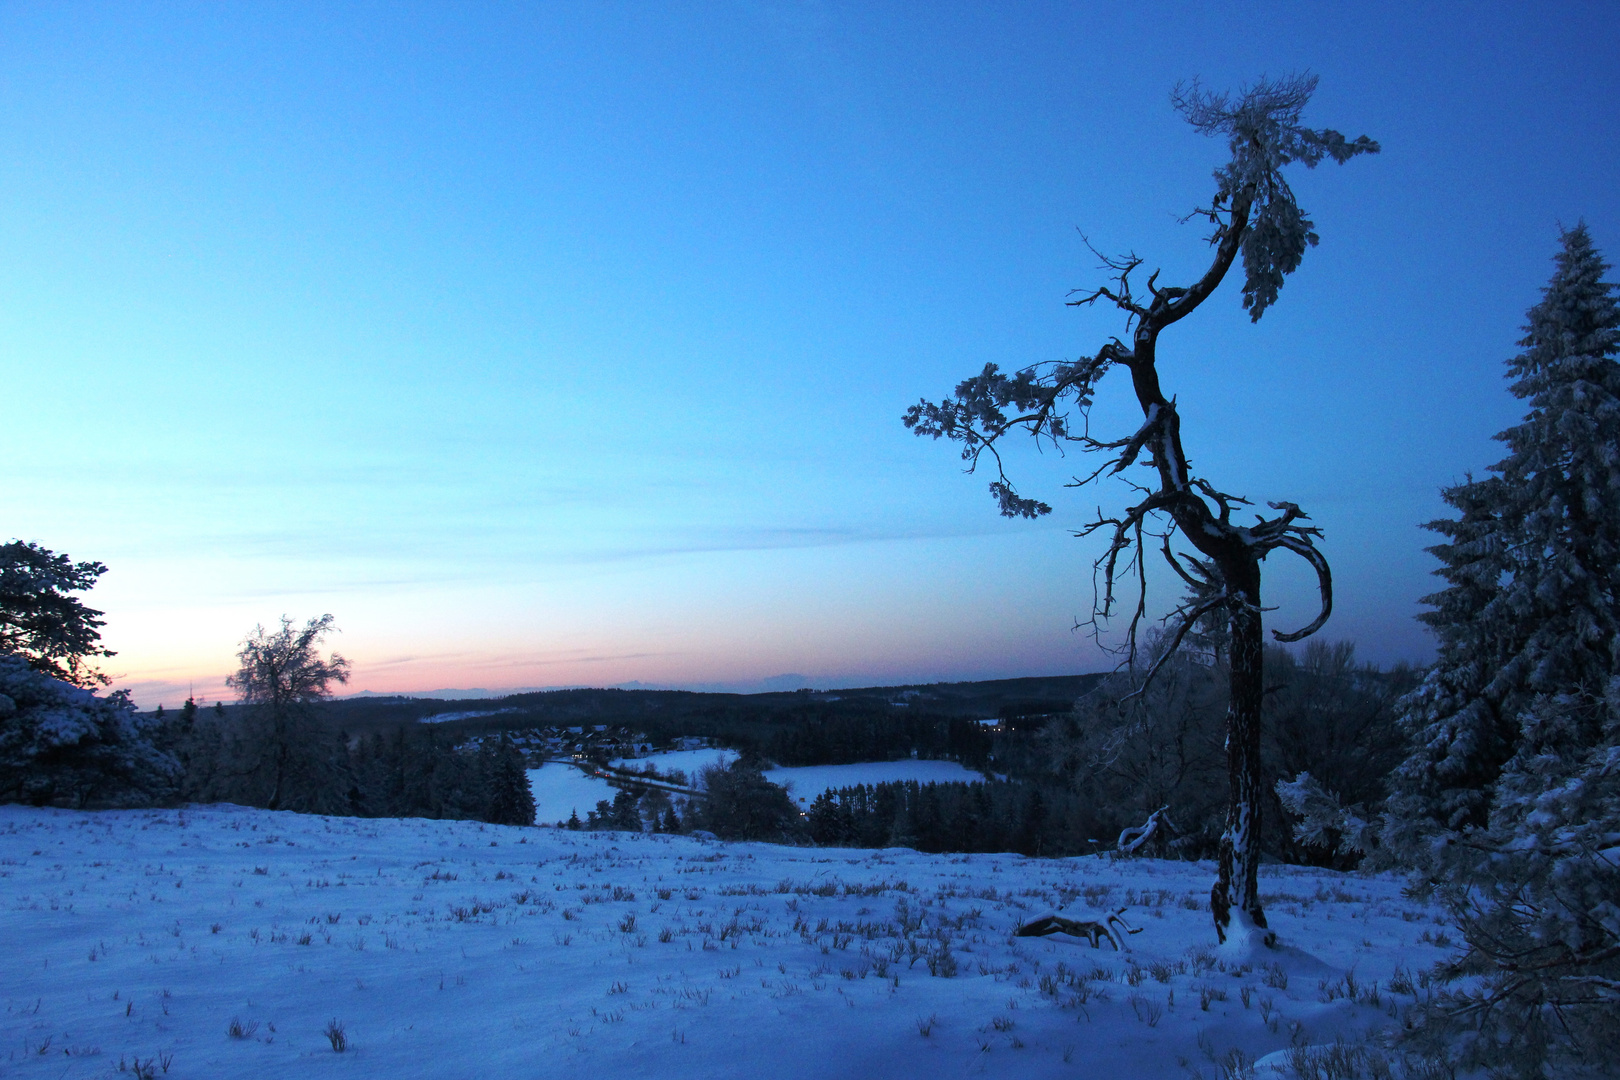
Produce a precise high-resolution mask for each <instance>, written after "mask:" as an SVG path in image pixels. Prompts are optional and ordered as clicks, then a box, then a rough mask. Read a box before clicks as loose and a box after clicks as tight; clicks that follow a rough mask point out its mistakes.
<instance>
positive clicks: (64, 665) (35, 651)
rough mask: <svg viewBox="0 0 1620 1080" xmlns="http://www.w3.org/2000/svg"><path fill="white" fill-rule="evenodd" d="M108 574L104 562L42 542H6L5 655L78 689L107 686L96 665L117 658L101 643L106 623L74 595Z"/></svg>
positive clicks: (2, 575) (1, 592) (0, 550)
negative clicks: (81, 558)
mask: <svg viewBox="0 0 1620 1080" xmlns="http://www.w3.org/2000/svg"><path fill="white" fill-rule="evenodd" d="M106 572H107V567H106V566H105V565H103V564H102V563H99V562H95V561H91V560H86V561H83V562H74V561H73V559H72V558H71V557H70V556H67V555H61V554H58V553H57V552H54V551H51V550H50V549H49V548H42V547H40V546H39V545H38V544H32V543H27V544H25V543H23V542H22V541H21V540H13V541H12V542H11V543H9V544H0V653H15V654H17V655H18V656H21V657H23V658H24V659H25V660H27V661H28V666H29V667H31V668H33V669H34V670H35V671H39V672H43V673H44V674H46V675H50V676H52V677H53V678H57V679H61V680H62V681H64V682H69V683H72V684H73V685H74V686H82V687H94V686H105V685H107V683H108V682H109V681H110V680H109V679H108V678H107V676H105V675H103V674H102V673H101V672H99V671H97V670H96V669H95V668H94V667H93V666H91V661H92V660H93V659H94V658H95V657H100V656H112V655H114V654H113V653H112V652H111V651H110V650H108V649H106V648H104V647H103V646H102V644H101V628H102V627H103V626H105V625H106V620H105V619H103V618H102V617H101V614H102V613H101V612H99V611H97V610H96V609H94V608H90V607H86V606H85V605H84V602H83V601H81V600H80V599H79V598H78V597H76V596H74V595H72V594H73V593H78V592H85V591H87V590H89V589H92V588H94V587H95V584H96V579H97V578H99V577H100V576H101V575H102V574H105V573H106Z"/></svg>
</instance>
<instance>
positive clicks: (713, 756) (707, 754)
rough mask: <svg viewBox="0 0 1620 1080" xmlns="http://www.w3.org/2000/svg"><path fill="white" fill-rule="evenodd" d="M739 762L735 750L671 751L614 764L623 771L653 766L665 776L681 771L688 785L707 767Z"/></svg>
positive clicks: (627, 759) (622, 759)
mask: <svg viewBox="0 0 1620 1080" xmlns="http://www.w3.org/2000/svg"><path fill="white" fill-rule="evenodd" d="M736 760H737V751H735V750H721V749H718V748H716V749H713V750H670V751H668V752H667V753H663V754H648V755H646V756H645V757H638V758H620V759H619V760H618V761H615V762H614V763H613V764H614V765H615V766H617V767H618V768H621V769H640V768H642V767H644V766H647V765H652V766H654V767H655V768H657V770H658V771H659V772H660V773H662V774H663V775H665V776H668V775H669V773H670V772H671V771H672V770H675V769H679V770H680V771H681V772H683V773H685V774H686V779H687V782H688V783H692V782H695V781H696V780H697V774H698V770H699V769H702V768H703V767H704V766H705V765H722V766H724V765H730V764H731V763H732V762H733V761H736Z"/></svg>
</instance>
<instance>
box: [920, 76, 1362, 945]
mask: <svg viewBox="0 0 1620 1080" xmlns="http://www.w3.org/2000/svg"><path fill="white" fill-rule="evenodd" d="M1315 88H1316V79H1315V77H1314V76H1295V77H1292V78H1287V79H1279V80H1275V81H1270V80H1261V81H1260V82H1258V83H1256V84H1255V85H1254V86H1253V87H1251V88H1249V89H1247V90H1245V91H1244V92H1242V93H1241V94H1239V95H1238V96H1237V98H1236V99H1235V100H1233V99H1231V98H1229V97H1228V96H1227V95H1225V94H1209V93H1206V92H1204V91H1202V90H1200V89H1199V87H1198V86H1197V85H1196V84H1193V85H1192V86H1190V87H1180V86H1178V87H1177V88H1176V90H1175V92H1174V93H1173V94H1172V101H1173V103H1174V105H1175V107H1176V108H1177V109H1178V110H1179V111H1180V112H1181V113H1182V115H1184V116H1185V117H1186V118H1187V121H1188V122H1189V123H1190V124H1192V125H1193V127H1195V128H1196V129H1197V130H1198V131H1200V132H1201V133H1203V134H1205V135H1224V136H1226V137H1227V141H1228V146H1229V149H1230V151H1231V160H1230V161H1228V162H1227V163H1226V164H1225V165H1223V166H1221V167H1220V168H1219V169H1217V170H1216V171H1215V184H1216V187H1215V195H1214V198H1213V199H1212V200H1211V202H1210V204H1209V206H1207V207H1203V208H1200V209H1197V210H1195V211H1194V212H1193V213H1192V214H1191V215H1190V218H1200V219H1203V220H1205V221H1207V222H1209V224H1210V226H1211V228H1212V232H1211V235H1210V237H1209V241H1210V244H1211V246H1212V247H1213V248H1214V256H1213V258H1212V259H1211V261H1210V264H1209V268H1208V269H1207V270H1205V271H1204V274H1203V276H1201V277H1200V278H1198V280H1196V281H1194V282H1193V283H1192V284H1190V285H1186V286H1161V285H1159V283H1158V278H1159V275H1158V272H1154V273H1153V274H1152V275H1151V276H1150V277H1149V278H1148V279H1147V283H1146V290H1147V295H1145V296H1143V295H1139V294H1138V293H1137V292H1136V291H1135V289H1134V287H1133V285H1132V281H1131V277H1132V275H1133V274H1134V273H1135V272H1136V271H1137V270H1138V268H1140V267H1141V265H1142V260H1141V259H1139V258H1137V257H1136V256H1134V255H1131V256H1128V257H1124V258H1108V257H1103V263H1104V267H1105V268H1106V269H1107V270H1108V271H1109V272H1110V273H1111V274H1112V278H1111V280H1110V282H1109V283H1108V284H1106V285H1102V286H1099V287H1098V288H1096V289H1094V290H1092V291H1091V292H1089V293H1086V294H1085V295H1083V296H1081V297H1079V298H1078V299H1075V300H1072V301H1070V303H1071V304H1073V305H1092V304H1096V303H1099V302H1107V303H1110V304H1113V305H1114V306H1115V307H1117V308H1118V309H1119V310H1120V311H1122V312H1124V313H1125V319H1126V330H1127V335H1128V337H1129V339H1130V340H1129V344H1127V343H1126V342H1125V341H1122V340H1120V339H1119V338H1114V339H1113V340H1111V341H1109V342H1108V343H1107V344H1105V345H1103V346H1102V347H1101V348H1100V349H1098V350H1097V352H1096V353H1095V354H1093V355H1091V356H1085V357H1081V358H1080V359H1078V360H1076V361H1074V362H1072V363H1069V362H1060V363H1051V364H1043V365H1036V366H1033V367H1028V368H1025V369H1023V370H1022V371H1019V372H1017V373H1015V374H1010V375H1009V374H1006V373H1004V372H1002V371H1000V370H999V369H998V368H997V366H996V365H995V364H987V365H986V366H985V368H984V370H983V371H982V372H981V373H979V374H978V375H976V376H974V377H973V378H970V379H966V380H964V381H963V382H961V383H959V384H958V385H957V387H956V392H955V394H954V396H953V397H951V398H950V399H947V400H945V401H943V402H940V403H937V404H935V403H931V402H928V401H922V402H919V403H918V404H916V405H914V406H912V407H911V409H909V410H908V411H907V413H906V416H905V423H906V426H907V427H910V428H912V429H913V430H914V431H915V432H916V433H917V434H919V435H931V436H933V437H935V438H941V437H944V438H949V439H953V440H956V441H959V442H961V443H962V444H963V448H962V457H963V460H965V461H967V462H968V469H969V471H972V470H973V469H974V468H976V467H977V466H978V464H979V463H980V461H981V459H982V457H983V455H984V454H985V453H986V452H989V454H990V456H991V458H992V460H993V461H994V463H995V466H996V472H997V478H996V479H995V480H994V481H992V482H991V484H990V491H991V494H992V495H994V496H995V498H996V501H997V502H998V503H999V505H1000V507H1001V512H1002V513H1003V514H1004V515H1006V516H1008V517H1028V518H1034V517H1038V516H1040V515H1042V514H1047V513H1050V512H1051V507H1050V506H1048V505H1047V504H1046V503H1044V502H1041V501H1039V500H1036V499H1030V498H1025V497H1023V496H1021V495H1019V494H1018V492H1017V490H1016V489H1015V488H1014V486H1013V484H1012V482H1011V481H1010V480H1009V479H1008V478H1007V475H1006V473H1005V471H1003V468H1002V460H1001V456H1000V453H999V452H998V450H997V443H998V442H999V441H1000V440H1001V439H1002V437H1003V436H1006V435H1007V434H1009V433H1015V432H1017V433H1025V434H1028V435H1031V436H1033V437H1034V438H1035V439H1036V441H1037V443H1049V444H1051V445H1053V446H1056V447H1060V448H1061V447H1065V446H1074V447H1078V448H1079V449H1081V450H1084V451H1088V452H1094V453H1100V454H1103V455H1105V456H1106V459H1107V460H1105V461H1104V462H1103V463H1102V464H1101V465H1099V466H1098V467H1097V468H1096V469H1095V470H1094V471H1093V472H1091V473H1090V474H1089V475H1087V476H1084V477H1080V478H1077V479H1076V481H1075V483H1076V486H1083V485H1085V484H1088V483H1091V482H1092V481H1094V480H1097V479H1098V478H1099V477H1102V476H1103V475H1105V474H1107V475H1117V474H1121V473H1124V472H1125V470H1127V469H1129V468H1131V467H1132V466H1142V467H1143V468H1144V469H1146V470H1148V471H1150V472H1151V474H1152V480H1151V481H1147V482H1135V483H1133V487H1134V488H1135V489H1136V490H1137V491H1138V492H1140V493H1141V496H1142V497H1141V500H1140V501H1139V502H1137V503H1136V504H1135V505H1133V506H1131V507H1129V508H1128V509H1127V510H1126V511H1124V513H1123V514H1121V515H1120V516H1118V517H1105V516H1103V515H1102V514H1101V513H1099V514H1098V517H1097V520H1096V521H1094V522H1092V523H1091V524H1089V525H1088V526H1086V528H1085V529H1083V530H1082V531H1081V534H1080V535H1082V536H1089V535H1092V534H1094V533H1100V534H1102V535H1103V536H1105V537H1107V540H1108V544H1107V547H1106V549H1105V550H1104V552H1103V554H1102V555H1101V556H1100V557H1099V558H1098V560H1097V563H1096V569H1097V574H1098V588H1097V596H1096V602H1095V605H1094V612H1093V619H1092V624H1093V626H1094V627H1098V628H1100V627H1101V626H1102V625H1103V624H1104V623H1105V622H1106V620H1108V619H1109V617H1111V616H1113V615H1115V614H1116V611H1115V609H1116V604H1117V600H1116V589H1117V588H1119V587H1120V586H1122V585H1125V583H1126V582H1129V583H1130V585H1129V586H1127V587H1128V588H1130V589H1131V590H1132V591H1134V593H1135V602H1134V604H1133V605H1132V609H1131V614H1130V620H1129V626H1128V628H1127V631H1126V635H1125V643H1124V645H1123V648H1124V650H1125V652H1126V654H1127V659H1128V660H1129V661H1134V659H1135V654H1136V639H1137V630H1138V628H1139V626H1140V624H1141V621H1142V619H1143V618H1144V616H1145V615H1146V612H1147V577H1146V558H1145V556H1146V555H1147V554H1148V546H1149V545H1150V544H1153V545H1154V546H1156V547H1157V548H1158V549H1159V554H1161V555H1162V556H1163V558H1164V560H1165V561H1166V563H1167V564H1168V565H1169V566H1170V567H1171V569H1172V570H1174V571H1175V573H1176V574H1177V575H1178V576H1179V578H1180V579H1181V580H1182V582H1184V583H1185V585H1186V586H1187V589H1188V594H1187V597H1186V599H1185V600H1184V601H1183V603H1182V604H1181V605H1180V606H1179V607H1178V608H1177V609H1176V610H1175V612H1173V614H1172V615H1171V617H1170V618H1169V622H1170V627H1169V629H1168V631H1167V645H1166V646H1165V647H1163V648H1161V649H1159V650H1157V657H1156V659H1155V661H1154V663H1153V665H1152V666H1150V668H1149V670H1148V673H1147V676H1146V678H1147V679H1151V678H1152V676H1153V673H1154V671H1155V670H1156V669H1157V667H1158V665H1160V664H1162V663H1163V662H1164V661H1165V660H1166V659H1167V658H1168V657H1170V656H1171V655H1173V654H1174V653H1175V651H1176V648H1177V646H1179V645H1180V643H1181V641H1182V639H1183V638H1184V637H1185V636H1186V634H1187V633H1188V632H1189V631H1190V630H1191V629H1192V628H1193V627H1194V626H1195V624H1197V623H1198V622H1199V621H1200V620H1201V619H1205V618H1206V617H1209V616H1215V617H1219V616H1222V615H1224V617H1225V620H1226V622H1227V624H1228V634H1229V638H1228V640H1229V644H1228V649H1229V653H1228V657H1229V666H1230V700H1229V704H1228V711H1227V754H1228V769H1227V772H1228V781H1229V784H1230V801H1229V807H1228V815H1227V824H1226V831H1225V834H1224V836H1223V837H1222V844H1221V857H1220V874H1219V878H1218V880H1217V881H1216V883H1215V886H1214V888H1213V890H1212V892H1211V897H1210V899H1211V905H1210V906H1211V908H1212V910H1213V912H1214V915H1215V926H1216V930H1217V932H1218V933H1219V935H1220V937H1221V939H1222V940H1225V939H1226V937H1227V935H1228V934H1229V933H1231V932H1232V930H1233V928H1234V920H1235V921H1236V924H1237V925H1239V926H1241V927H1243V928H1244V929H1245V930H1246V931H1256V932H1258V933H1259V934H1260V935H1263V936H1264V937H1265V938H1267V939H1269V937H1270V934H1269V931H1267V930H1266V929H1265V926H1266V919H1265V913H1264V912H1263V911H1262V910H1261V906H1260V899H1259V894H1258V891H1257V888H1256V874H1257V872H1258V869H1259V862H1260V843H1259V841H1260V806H1261V800H1262V797H1263V795H1264V793H1263V792H1262V791H1261V786H1260V785H1261V780H1260V702H1261V694H1262V689H1263V683H1262V673H1263V663H1264V637H1263V635H1262V630H1261V610H1262V609H1261V606H1260V600H1261V597H1260V564H1261V562H1262V561H1264V559H1265V558H1266V556H1268V555H1270V554H1271V553H1272V552H1273V551H1278V550H1282V551H1288V552H1291V553H1293V554H1295V555H1298V556H1300V557H1301V558H1303V559H1304V560H1305V561H1306V562H1307V563H1309V564H1310V565H1311V567H1313V568H1314V569H1315V571H1316V574H1317V578H1318V581H1319V584H1320V588H1321V597H1322V607H1321V612H1320V614H1318V615H1317V617H1316V618H1315V619H1314V620H1313V621H1312V622H1311V623H1310V624H1309V625H1308V626H1305V627H1304V628H1302V629H1300V630H1297V631H1294V632H1292V633H1275V637H1276V638H1277V640H1279V641H1298V640H1300V639H1301V638H1305V637H1308V636H1309V635H1311V634H1313V633H1315V632H1316V631H1317V630H1318V629H1319V628H1320V627H1321V626H1322V624H1323V623H1324V622H1326V621H1327V618H1328V615H1329V613H1330V612H1331V610H1332V602H1333V590H1332V577H1331V574H1330V572H1329V568H1328V563H1327V560H1326V558H1324V557H1323V555H1322V553H1321V552H1320V551H1318V550H1317V548H1316V544H1315V540H1316V538H1317V537H1318V536H1320V535H1321V533H1320V531H1319V530H1318V529H1316V528H1314V527H1312V526H1309V525H1306V524H1304V522H1306V521H1308V520H1309V518H1308V515H1306V514H1305V513H1304V511H1302V510H1301V509H1300V508H1299V507H1298V506H1296V505H1294V504H1293V503H1289V502H1273V503H1270V504H1269V505H1270V507H1271V508H1272V509H1273V510H1275V511H1276V514H1274V515H1273V516H1270V517H1267V516H1264V515H1256V520H1255V521H1253V522H1249V523H1247V524H1245V523H1242V522H1239V521H1234V520H1233V511H1234V510H1235V509H1236V508H1237V507H1239V506H1241V505H1246V504H1247V502H1248V500H1246V499H1242V498H1239V497H1238V496H1235V495H1230V494H1228V493H1226V492H1224V491H1221V490H1220V489H1218V488H1217V487H1215V486H1214V485H1213V484H1211V483H1210V482H1209V481H1207V480H1205V479H1203V478H1202V477H1200V476H1197V475H1196V474H1194V473H1193V471H1192V468H1191V465H1190V463H1189V461H1188V458H1187V455H1186V453H1185V451H1184V450H1183V449H1182V444H1181V414H1180V412H1179V409H1178V406H1177V403H1176V401H1175V400H1174V399H1173V398H1170V397H1167V396H1166V395H1165V393H1164V390H1163V388H1162V387H1161V385H1160V380H1159V370H1158V345H1159V335H1160V334H1161V333H1163V332H1164V331H1165V330H1167V329H1169V328H1170V327H1171V326H1173V325H1175V324H1176V323H1178V322H1180V321H1181V320H1182V319H1185V318H1186V317H1187V316H1188V315H1191V314H1192V313H1193V312H1194V311H1196V310H1197V309H1198V308H1199V306H1200V305H1202V304H1203V303H1204V301H1205V300H1207V299H1208V298H1209V297H1210V295H1211V294H1213V293H1214V291H1215V290H1216V288H1218V287H1219V286H1220V284H1221V282H1222V281H1224V280H1225V278H1226V275H1227V271H1229V270H1230V269H1231V268H1232V266H1233V264H1234V263H1237V262H1238V261H1239V259H1240V257H1241V260H1242V265H1243V290H1242V297H1243V307H1244V308H1245V309H1246V310H1247V311H1248V312H1249V313H1250V317H1251V318H1252V319H1254V320H1258V319H1259V318H1260V316H1261V315H1262V314H1264V313H1265V311H1266V309H1267V308H1268V307H1270V306H1271V305H1272V304H1273V303H1275V302H1276V299H1277V294H1278V291H1279V290H1280V289H1281V288H1282V284H1283V279H1284V277H1285V276H1286V275H1288V274H1290V273H1292V272H1293V271H1294V270H1295V269H1297V268H1298V266H1299V264H1300V260H1301V259H1302V258H1303V256H1304V253H1305V249H1306V248H1307V247H1308V246H1310V245H1313V244H1315V243H1316V241H1317V236H1316V233H1315V231H1314V227H1313V224H1312V222H1311V220H1310V219H1309V218H1308V217H1306V216H1305V214H1304V212H1303V211H1302V210H1301V209H1300V207H1299V204H1298V203H1297V202H1296V201H1295V200H1294V193H1293V191H1292V189H1291V188H1290V187H1289V186H1288V182H1287V181H1286V180H1285V179H1284V178H1283V175H1282V170H1283V168H1284V167H1285V166H1287V165H1289V164H1291V163H1293V162H1300V163H1303V164H1304V165H1305V166H1307V167H1314V166H1316V165H1317V164H1318V163H1319V162H1321V161H1323V160H1324V159H1331V160H1333V161H1336V162H1341V163H1342V162H1345V161H1348V160H1350V159H1351V158H1352V157H1355V156H1356V155H1358V154H1365V153H1376V152H1377V150H1378V144H1377V143H1375V142H1373V141H1372V140H1370V139H1368V138H1367V137H1366V136H1365V135H1363V136H1361V137H1360V138H1358V139H1355V140H1349V139H1346V138H1345V137H1344V136H1343V135H1341V134H1339V133H1338V132H1337V131H1331V130H1321V131H1318V130H1312V129H1310V128H1306V127H1302V126H1300V122H1299V121H1300V113H1301V111H1302V110H1303V109H1304V107H1305V104H1306V102H1307V101H1309V100H1310V96H1311V93H1312V91H1313V90H1314V89H1315ZM1114 367H1123V368H1125V369H1126V370H1127V371H1128V372H1129V373H1130V376H1131V382H1132V385H1133V387H1134V389H1135V392H1136V399H1137V403H1138V404H1139V405H1140V406H1141V409H1142V414H1143V422H1142V424H1141V426H1140V427H1139V428H1137V430H1136V431H1135V432H1133V433H1131V434H1129V435H1126V436H1124V437H1122V438H1117V439H1101V438H1096V437H1094V436H1093V435H1092V434H1091V431H1090V427H1089V419H1090V409H1091V404H1092V401H1093V400H1094V396H1095V394H1096V389H1097V386H1098V384H1099V383H1100V382H1101V380H1102V378H1103V377H1104V376H1105V375H1106V374H1107V373H1108V372H1109V371H1110V370H1111V369H1112V368H1114ZM1075 416H1078V422H1076V421H1075V420H1074V419H1072V417H1075ZM1177 538H1179V539H1180V540H1181V541H1182V542H1183V543H1185V544H1188V545H1191V547H1192V548H1193V549H1194V551H1195V552H1196V554H1190V553H1186V552H1177V551H1176V550H1175V549H1174V547H1173V546H1172V545H1173V541H1175V540H1176V539H1177Z"/></svg>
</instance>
